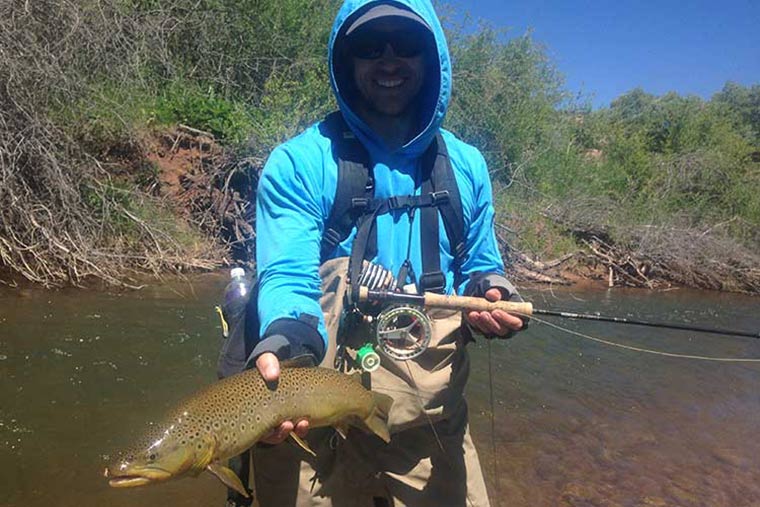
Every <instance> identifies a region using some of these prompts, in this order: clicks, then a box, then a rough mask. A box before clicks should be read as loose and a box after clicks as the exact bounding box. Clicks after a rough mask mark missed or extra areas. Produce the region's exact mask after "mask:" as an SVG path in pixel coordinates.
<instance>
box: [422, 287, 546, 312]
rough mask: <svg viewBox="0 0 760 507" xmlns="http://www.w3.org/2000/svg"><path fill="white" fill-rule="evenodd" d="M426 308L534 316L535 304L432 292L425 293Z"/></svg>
mask: <svg viewBox="0 0 760 507" xmlns="http://www.w3.org/2000/svg"><path fill="white" fill-rule="evenodd" d="M425 306H426V307H431V308H449V309H452V310H475V311H481V312H483V311H489V312H490V311H492V310H503V311H505V312H507V313H514V314H515V315H526V316H530V315H533V303H514V302H511V301H488V300H487V299H483V298H476V297H468V296H445V295H443V294H435V293H432V292H426V293H425Z"/></svg>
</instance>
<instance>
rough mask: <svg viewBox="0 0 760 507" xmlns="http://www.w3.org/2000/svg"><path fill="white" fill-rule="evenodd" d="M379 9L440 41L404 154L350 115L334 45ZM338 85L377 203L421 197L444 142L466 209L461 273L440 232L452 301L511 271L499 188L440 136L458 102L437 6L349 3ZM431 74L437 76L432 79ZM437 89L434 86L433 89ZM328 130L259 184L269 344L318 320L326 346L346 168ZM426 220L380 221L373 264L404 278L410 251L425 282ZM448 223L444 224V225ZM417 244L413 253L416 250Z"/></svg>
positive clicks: (461, 146)
mask: <svg viewBox="0 0 760 507" xmlns="http://www.w3.org/2000/svg"><path fill="white" fill-rule="evenodd" d="M377 4H393V5H396V6H399V7H402V8H406V9H409V10H411V11H413V12H414V13H416V14H417V15H418V16H420V17H421V18H422V19H423V20H425V21H426V23H427V24H428V26H429V27H430V29H431V31H432V34H433V38H434V40H435V48H436V51H437V62H436V61H435V58H434V59H433V62H432V63H433V64H432V65H430V66H429V67H431V68H432V70H431V71H428V72H427V79H426V83H425V86H424V87H423V89H422V91H421V92H420V94H421V96H420V97H419V98H418V99H419V100H418V102H419V103H420V104H421V107H420V113H419V118H418V122H419V123H418V124H419V127H418V129H417V132H416V134H415V135H414V136H413V137H412V138H411V139H410V140H409V141H408V142H407V143H406V144H404V145H403V146H401V147H400V148H398V149H395V150H389V149H388V148H387V147H386V146H385V143H384V142H383V140H382V139H381V138H380V137H379V136H378V135H376V134H375V133H374V132H373V131H372V129H370V127H369V126H368V125H367V124H366V123H365V122H364V121H363V120H362V119H361V118H360V117H359V116H358V115H357V114H356V112H355V111H354V110H353V109H352V108H351V106H350V100H349V97H348V94H349V92H348V91H347V90H346V89H345V88H346V87H347V86H346V83H345V81H342V80H341V78H340V75H339V73H340V69H339V67H340V63H341V62H340V61H339V60H338V58H339V57H338V51H337V50H336V46H337V45H339V44H340V42H341V38H342V37H343V35H342V34H343V33H344V32H345V30H346V27H347V26H348V25H349V24H350V22H352V20H354V19H356V17H357V15H359V14H361V13H362V12H364V11H365V10H366V9H367V8H368V7H371V6H374V5H377ZM328 58H329V65H330V81H331V84H332V88H333V92H334V93H335V97H336V99H337V102H338V105H339V106H340V111H341V113H342V114H343V117H344V119H345V120H346V123H347V124H348V126H349V128H350V129H351V130H352V131H353V133H354V134H355V135H356V137H357V138H358V139H359V140H360V141H361V142H362V144H363V145H364V146H365V147H366V148H367V151H368V153H369V156H370V160H371V163H372V165H373V172H374V178H375V197H379V198H384V197H391V196H405V195H419V193H420V179H421V178H420V177H419V173H420V171H421V168H420V159H421V156H422V154H423V153H424V152H425V150H426V149H427V147H428V145H429V144H430V143H431V142H432V140H433V138H434V137H435V135H436V134H437V133H438V132H439V131H440V132H441V134H442V137H443V139H444V141H445V143H446V148H447V150H448V153H449V158H450V161H451V165H452V168H453V170H454V175H455V178H456V181H457V185H458V188H459V192H460V195H461V200H462V208H463V215H464V223H465V231H466V239H465V242H466V251H465V256H464V259H463V261H462V263H461V267H460V268H459V269H458V270H457V272H455V271H454V268H455V266H454V263H453V260H454V259H453V255H452V253H451V247H450V245H449V240H448V237H447V236H446V233H445V228H444V226H443V224H442V222H441V223H440V224H439V225H440V226H439V231H440V237H439V245H440V252H441V271H442V272H443V273H444V275H445V277H446V293H452V292H458V293H462V292H463V291H464V288H465V286H466V284H467V281H468V279H469V276H470V275H472V274H475V273H483V272H490V273H495V274H500V275H501V274H503V272H504V268H503V263H502V259H501V255H500V253H499V250H498V247H497V242H496V239H495V236H494V228H493V225H494V224H493V222H494V210H493V205H492V196H491V183H490V180H489V175H488V170H487V167H486V163H485V160H484V158H483V156H482V155H481V153H480V152H479V151H478V150H477V149H476V148H474V147H473V146H470V145H468V144H466V143H464V142H462V141H460V140H458V139H457V138H456V137H455V136H454V135H453V134H452V133H450V132H448V131H446V130H443V129H441V124H442V123H443V120H444V117H445V115H446V110H447V108H448V104H449V99H450V97H451V61H450V58H449V51H448V47H447V44H446V39H445V37H444V33H443V29H442V28H441V25H440V22H439V20H438V17H437V15H436V13H435V11H434V9H433V6H432V4H431V3H430V1H429V0H401V1H396V2H387V1H385V2H384V1H367V0H346V1H345V2H344V4H343V6H342V7H341V9H340V11H339V12H338V15H337V17H336V19H335V23H334V25H333V29H332V34H331V36H330V43H329V52H328ZM431 74H432V75H431ZM431 83H432V85H431ZM324 131H325V129H320V124H319V123H318V124H315V125H313V126H311V127H310V128H308V129H307V130H306V131H305V132H303V133H302V134H300V135H299V136H297V137H295V138H293V139H291V140H289V141H287V142H285V143H284V144H282V145H280V146H278V147H277V148H275V149H274V151H273V152H272V154H271V155H270V157H269V159H268V161H267V163H266V165H265V167H264V170H263V172H262V175H261V178H260V180H259V186H258V192H257V204H256V263H257V271H258V283H259V301H258V308H259V319H260V323H261V331H262V336H265V337H266V336H267V335H268V334H272V330H271V329H270V325H271V324H272V323H273V322H275V321H278V320H279V319H299V318H302V317H303V316H304V315H307V316H308V315H310V316H314V317H317V318H318V331H319V334H320V335H321V337H322V340H323V341H324V343H325V344H326V343H327V333H326V330H325V324H324V318H323V315H322V310H321V307H320V305H319V299H320V297H321V295H322V293H321V290H320V283H321V281H320V277H319V265H320V262H321V259H320V246H321V239H322V234H323V231H324V228H325V223H326V221H327V219H328V217H329V216H330V211H331V208H332V204H333V200H334V197H335V191H336V187H337V182H338V166H337V163H336V161H335V157H334V154H333V153H332V143H331V140H330V139H329V138H328V137H326V136H325V135H324V133H323V132H324ZM419 216H420V214H419V213H417V214H415V219H414V221H413V223H412V225H411V226H412V231H411V235H410V231H409V226H410V224H409V218H408V215H407V214H406V213H403V212H399V213H387V214H384V215H380V216H378V218H377V225H376V228H377V238H378V240H377V245H378V252H377V255H376V257H375V258H374V259H373V262H375V263H377V264H380V265H382V266H383V267H385V268H387V269H390V270H391V272H393V273H394V274H396V273H398V270H399V268H400V267H401V265H402V263H403V262H404V260H405V259H406V258H407V252H408V251H409V252H410V260H411V262H412V267H413V269H414V272H415V273H422V272H423V270H422V257H421V248H420V232H419V227H420V222H419ZM439 220H440V217H439ZM354 234H355V231H354V233H352V234H351V236H349V237H348V239H346V240H345V241H344V242H343V243H341V244H340V245H338V246H337V247H336V248H335V251H334V252H333V253H332V255H331V256H330V257H331V258H335V257H341V256H349V255H350V252H351V244H352V242H353V237H354ZM410 238H411V243H412V244H411V248H410V245H409V241H410Z"/></svg>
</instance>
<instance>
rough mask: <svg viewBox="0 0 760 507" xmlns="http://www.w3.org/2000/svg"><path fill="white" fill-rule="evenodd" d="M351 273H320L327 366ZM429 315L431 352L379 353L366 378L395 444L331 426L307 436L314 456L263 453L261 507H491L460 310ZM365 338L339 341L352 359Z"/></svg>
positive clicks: (328, 267) (258, 451) (332, 264)
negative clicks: (380, 396) (472, 414)
mask: <svg viewBox="0 0 760 507" xmlns="http://www.w3.org/2000/svg"><path fill="white" fill-rule="evenodd" d="M347 266H348V259H347V258H340V259H334V260H331V261H328V262H326V263H325V264H324V265H323V266H322V267H321V268H320V275H321V277H322V291H323V294H324V296H323V297H322V300H321V304H322V309H323V312H324V316H325V324H326V326H327V330H328V334H329V336H330V343H329V347H328V351H327V353H326V357H325V359H324V361H323V362H322V366H326V367H333V364H334V359H335V355H336V336H337V334H338V325H339V323H340V317H341V313H342V309H343V301H344V296H345V292H346V289H347V286H346V274H347V272H348V270H347ZM429 315H430V317H431V318H432V328H433V336H432V339H431V343H430V348H429V349H428V350H427V351H425V353H424V354H422V355H421V356H419V357H418V358H416V359H413V360H410V361H393V360H391V359H389V358H387V357H385V356H382V358H381V359H382V363H381V367H380V368H379V369H378V370H377V371H375V372H373V373H372V374H371V375H368V374H364V378H365V380H368V384H369V385H368V387H370V388H371V389H372V390H373V391H377V392H381V393H385V394H388V395H390V396H392V397H393V399H394V403H393V408H392V409H391V412H390V416H389V421H388V423H389V428H390V432H391V442H390V444H386V443H385V442H383V441H382V440H380V439H379V438H377V437H376V436H374V435H368V434H365V433H364V432H362V431H361V430H357V429H352V430H351V431H350V432H349V434H348V438H347V439H346V440H343V439H342V438H341V437H340V436H339V435H338V434H337V433H336V432H335V431H334V430H333V429H332V428H319V429H313V430H310V431H309V433H308V435H307V438H306V440H307V441H308V443H309V445H310V446H311V448H312V449H313V450H314V452H315V453H316V457H312V456H310V455H308V454H307V453H306V452H304V451H303V450H302V449H300V448H299V447H296V446H294V445H290V444H286V445H276V446H259V447H256V448H255V449H254V452H253V465H254V466H253V468H254V479H255V492H254V494H255V495H256V498H257V501H258V502H259V505H260V506H261V507H376V506H388V507H406V506H408V507H433V506H435V507H440V506H446V507H459V506H462V507H488V506H489V501H488V496H487V494H486V488H485V483H484V481H483V475H482V472H481V469H480V463H479V462H478V456H477V453H476V451H475V447H474V446H473V443H472V439H471V438H470V432H469V427H468V424H467V405H466V403H465V400H464V398H463V396H462V393H463V390H464V386H465V383H466V381H467V377H468V373H469V359H468V356H467V352H466V350H465V346H464V343H463V342H462V339H461V337H460V333H459V327H460V324H461V313H460V312H455V311H450V310H444V311H440V310H434V311H430V312H429ZM368 338H369V328H366V327H364V326H357V329H355V330H353V331H352V332H351V335H350V336H345V337H343V336H342V337H341V340H343V341H344V343H345V344H346V345H347V349H346V350H347V355H348V356H349V357H350V358H353V357H354V356H355V351H356V350H357V349H358V348H360V347H361V346H362V345H364V343H365V342H366V341H368ZM347 363H348V364H352V361H351V360H350V359H348V360H347Z"/></svg>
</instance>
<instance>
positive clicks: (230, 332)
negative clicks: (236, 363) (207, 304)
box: [222, 268, 251, 339]
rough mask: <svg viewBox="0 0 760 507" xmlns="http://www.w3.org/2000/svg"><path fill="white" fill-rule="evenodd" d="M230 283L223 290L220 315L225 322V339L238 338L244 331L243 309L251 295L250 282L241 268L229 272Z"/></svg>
mask: <svg viewBox="0 0 760 507" xmlns="http://www.w3.org/2000/svg"><path fill="white" fill-rule="evenodd" d="M230 278H231V280H230V283H228V284H227V287H226V288H225V289H224V303H223V304H222V313H223V315H224V320H225V321H226V322H227V333H226V334H225V338H228V339H229V338H233V337H237V336H239V334H238V333H242V332H243V331H244V326H245V307H246V305H247V304H248V298H249V297H250V295H251V282H250V281H249V280H247V279H246V277H245V270H244V269H243V268H233V269H232V270H231V271H230Z"/></svg>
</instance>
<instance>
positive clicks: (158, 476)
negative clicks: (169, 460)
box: [103, 467, 172, 488]
mask: <svg viewBox="0 0 760 507" xmlns="http://www.w3.org/2000/svg"><path fill="white" fill-rule="evenodd" d="M103 476H104V477H107V478H108V479H109V480H108V485H109V486H111V487H112V488H133V487H136V486H144V485H146V484H150V483H152V482H159V481H165V480H167V479H169V478H171V476H172V473H171V472H169V471H168V470H164V469H163V468H158V467H150V468H147V467H146V468H141V469H139V470H130V471H129V473H119V474H114V473H113V472H111V470H110V469H109V468H106V469H105V470H104V471H103Z"/></svg>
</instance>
